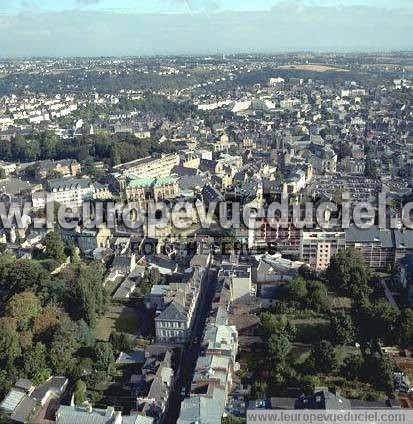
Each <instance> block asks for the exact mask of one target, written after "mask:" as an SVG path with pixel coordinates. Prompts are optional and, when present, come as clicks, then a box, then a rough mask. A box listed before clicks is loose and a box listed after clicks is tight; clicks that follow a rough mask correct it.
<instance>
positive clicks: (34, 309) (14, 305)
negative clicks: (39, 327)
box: [6, 292, 42, 330]
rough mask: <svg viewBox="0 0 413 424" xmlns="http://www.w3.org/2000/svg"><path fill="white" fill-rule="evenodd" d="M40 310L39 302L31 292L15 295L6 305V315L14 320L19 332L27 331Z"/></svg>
mask: <svg viewBox="0 0 413 424" xmlns="http://www.w3.org/2000/svg"><path fill="white" fill-rule="evenodd" d="M41 310H42V308H41V305H40V300H39V299H38V298H37V296H36V295H35V294H34V293H32V292H22V293H17V294H15V295H14V296H12V297H11V298H10V300H9V301H8V302H7V305H6V315H7V316H9V317H10V318H15V319H16V322H17V324H18V327H19V329H20V330H27V329H28V328H29V326H30V325H31V323H32V321H33V319H34V318H36V317H37V316H38V315H39V314H40V313H41Z"/></svg>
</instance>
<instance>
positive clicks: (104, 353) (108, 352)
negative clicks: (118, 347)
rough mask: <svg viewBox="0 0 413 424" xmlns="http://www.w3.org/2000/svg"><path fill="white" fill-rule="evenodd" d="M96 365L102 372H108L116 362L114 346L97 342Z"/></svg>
mask: <svg viewBox="0 0 413 424" xmlns="http://www.w3.org/2000/svg"><path fill="white" fill-rule="evenodd" d="M95 357H96V365H97V367H98V368H99V369H101V370H107V369H108V367H109V365H110V364H111V363H113V362H115V357H114V355H113V348H112V345H111V344H110V343H108V342H97V343H96V346H95Z"/></svg>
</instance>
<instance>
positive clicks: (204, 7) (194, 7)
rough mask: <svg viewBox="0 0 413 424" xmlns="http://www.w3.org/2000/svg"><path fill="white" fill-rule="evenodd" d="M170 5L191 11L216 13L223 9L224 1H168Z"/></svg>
mask: <svg viewBox="0 0 413 424" xmlns="http://www.w3.org/2000/svg"><path fill="white" fill-rule="evenodd" d="M166 1H167V2H168V3H170V4H174V5H179V6H183V7H186V8H188V9H189V10H190V11H192V12H195V11H216V10H219V9H221V7H222V0H166Z"/></svg>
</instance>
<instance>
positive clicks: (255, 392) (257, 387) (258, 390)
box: [251, 381, 268, 399]
mask: <svg viewBox="0 0 413 424" xmlns="http://www.w3.org/2000/svg"><path fill="white" fill-rule="evenodd" d="M267 390H268V384H267V383H266V382H265V381H254V384H253V385H252V389H251V396H252V398H253V399H265V398H266V397H267Z"/></svg>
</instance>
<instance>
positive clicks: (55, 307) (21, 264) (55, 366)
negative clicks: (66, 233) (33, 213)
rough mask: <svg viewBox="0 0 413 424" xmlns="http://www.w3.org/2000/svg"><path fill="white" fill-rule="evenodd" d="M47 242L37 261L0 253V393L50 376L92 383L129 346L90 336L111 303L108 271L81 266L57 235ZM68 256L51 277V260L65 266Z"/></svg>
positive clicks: (119, 338)
mask: <svg viewBox="0 0 413 424" xmlns="http://www.w3.org/2000/svg"><path fill="white" fill-rule="evenodd" d="M45 244H46V251H45V253H44V254H42V255H39V257H38V258H36V259H16V258H14V257H12V256H10V255H8V254H2V255H0V284H1V286H2V292H3V293H4V296H5V310H4V316H3V317H2V318H0V395H2V394H4V393H5V392H6V391H7V390H8V389H9V388H10V386H11V385H12V384H13V382H14V381H16V379H17V378H22V377H26V378H29V379H31V380H32V381H33V383H34V384H39V383H41V382H43V381H44V380H45V379H47V378H48V377H49V376H51V375H66V376H68V377H70V378H71V379H72V380H73V381H75V380H77V379H79V378H81V377H82V378H83V379H85V380H86V381H88V382H89V380H91V381H92V380H93V379H96V378H104V377H105V375H106V373H107V371H108V366H109V364H110V363H112V362H113V360H114V359H113V356H114V352H116V351H117V348H119V347H123V345H124V344H125V340H123V338H122V336H119V335H118V336H115V335H114V336H113V337H112V339H113V342H114V345H113V346H112V344H111V343H109V342H96V340H95V338H94V336H93V333H92V330H93V328H94V327H95V326H96V323H97V320H98V319H99V318H100V317H101V316H102V315H103V314H104V312H105V310H106V307H107V304H108V298H107V294H106V292H105V289H104V287H103V285H102V281H103V278H104V274H105V269H104V267H103V266H102V265H100V264H97V263H93V264H87V263H84V262H81V261H80V259H79V258H78V257H77V256H76V254H74V252H73V251H71V249H70V246H67V245H65V243H64V242H63V241H62V240H61V238H60V236H59V235H58V234H57V233H49V235H48V236H47V237H46V240H45ZM67 254H69V255H71V259H72V260H71V263H70V264H68V265H67V266H66V267H64V268H63V269H62V270H61V271H60V272H59V273H57V274H55V275H51V273H50V272H49V270H48V269H47V268H48V266H47V264H48V262H47V261H50V260H52V261H54V263H55V265H60V264H65V263H66V255H67ZM114 348H115V349H114ZM102 374H103V375H102Z"/></svg>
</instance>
